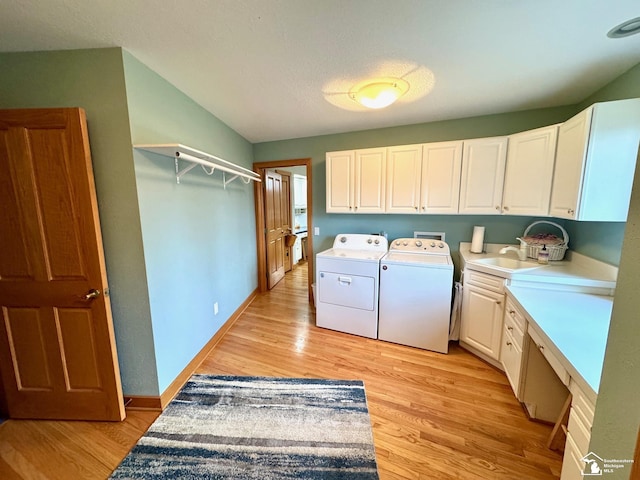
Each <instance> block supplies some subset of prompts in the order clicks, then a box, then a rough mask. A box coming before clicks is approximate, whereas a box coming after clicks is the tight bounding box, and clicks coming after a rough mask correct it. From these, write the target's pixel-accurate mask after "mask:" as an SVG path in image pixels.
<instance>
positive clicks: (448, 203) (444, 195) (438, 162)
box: [420, 141, 462, 214]
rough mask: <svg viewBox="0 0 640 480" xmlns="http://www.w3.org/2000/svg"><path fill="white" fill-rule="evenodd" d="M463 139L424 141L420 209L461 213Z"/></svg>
mask: <svg viewBox="0 0 640 480" xmlns="http://www.w3.org/2000/svg"><path fill="white" fill-rule="evenodd" d="M461 168H462V141H457V142H438V143H427V144H425V145H423V152H422V181H421V190H420V213H441V214H442V213H449V214H451V213H458V200H459V198H460V171H461Z"/></svg>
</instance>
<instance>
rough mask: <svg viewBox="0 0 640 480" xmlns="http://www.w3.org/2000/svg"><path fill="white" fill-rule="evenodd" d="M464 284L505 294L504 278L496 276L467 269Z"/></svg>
mask: <svg viewBox="0 0 640 480" xmlns="http://www.w3.org/2000/svg"><path fill="white" fill-rule="evenodd" d="M464 283H470V284H472V285H477V286H479V287H482V288H484V289H486V290H491V291H492V292H496V293H504V278H501V277H496V276H495V275H488V274H486V273H481V272H474V271H473V270H469V269H466V270H465V271H464Z"/></svg>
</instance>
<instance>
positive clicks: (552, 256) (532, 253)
mask: <svg viewBox="0 0 640 480" xmlns="http://www.w3.org/2000/svg"><path fill="white" fill-rule="evenodd" d="M540 223H548V224H549V225H553V226H554V227H557V228H559V229H560V231H561V232H562V238H563V241H562V243H559V244H556V245H549V244H546V245H547V251H548V252H549V260H550V261H557V260H562V259H563V258H564V254H565V252H566V251H567V249H568V248H569V234H568V233H567V231H566V230H565V229H564V228H562V227H561V226H560V225H558V224H557V223H554V222H549V221H547V220H539V221H537V222H533V223H532V224H531V225H529V226H528V227H527V229H526V230H525V231H524V234H523V235H522V241H523V242H524V243H525V244H526V245H527V257H529V258H536V259H537V258H538V253H539V252H540V250H542V245H530V244H529V243H527V234H528V233H529V230H531V227H533V226H534V225H538V224H540Z"/></svg>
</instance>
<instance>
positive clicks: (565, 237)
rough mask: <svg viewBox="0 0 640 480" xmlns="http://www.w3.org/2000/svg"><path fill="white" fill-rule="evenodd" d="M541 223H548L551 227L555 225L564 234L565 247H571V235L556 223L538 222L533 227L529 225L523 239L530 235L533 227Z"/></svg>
mask: <svg viewBox="0 0 640 480" xmlns="http://www.w3.org/2000/svg"><path fill="white" fill-rule="evenodd" d="M539 223H548V224H549V225H553V226H554V227H557V228H559V229H560V231H561V232H562V237H563V240H564V244H565V245H569V234H568V233H567V231H566V230H565V229H564V228H562V226H560V225H558V224H557V223H555V222H550V221H548V220H538V221H537V222H533V223H532V224H531V225H529V226H528V227H527V229H526V230H525V231H524V234H523V235H522V236H523V237H526V236H527V234H528V233H529V230H531V227H533V226H534V225H538V224H539Z"/></svg>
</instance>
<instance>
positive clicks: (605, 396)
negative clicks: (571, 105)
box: [573, 65, 640, 480]
mask: <svg viewBox="0 0 640 480" xmlns="http://www.w3.org/2000/svg"><path fill="white" fill-rule="evenodd" d="M629 97H640V65H636V66H635V67H634V68H632V69H631V70H629V71H628V72H627V73H625V74H624V75H622V76H621V77H619V78H618V79H616V80H615V81H614V82H612V83H610V84H609V85H607V86H606V87H604V88H603V89H601V90H600V91H598V92H596V93H595V94H594V95H592V96H591V97H589V98H588V99H587V100H586V102H587V104H591V103H593V102H600V101H607V100H617V99H620V98H629ZM573 223H575V224H579V223H580V222H573ZM576 227H577V229H578V232H579V234H580V235H584V236H586V237H590V238H591V241H592V242H594V241H596V242H597V239H598V238H602V236H603V235H607V234H609V233H610V232H611V230H609V229H602V228H601V227H599V226H597V225H593V224H590V223H588V224H584V225H582V224H580V225H576ZM618 230H622V231H624V241H623V242H622V252H621V259H620V270H619V274H618V284H617V285H618V286H617V288H616V295H615V298H614V306H613V314H612V316H611V327H610V329H609V338H608V339H607V350H606V353H605V360H604V368H603V372H602V379H601V382H600V394H599V396H598V403H597V404H596V415H595V418H594V423H593V429H592V431H591V444H590V446H589V449H590V450H591V451H593V452H595V453H596V454H597V455H599V456H600V457H602V458H605V459H622V460H624V459H631V458H633V452H634V447H635V443H636V438H637V434H638V428H639V427H640V402H638V399H639V398H640V335H638V332H639V330H640V324H639V322H638V312H640V296H638V294H637V291H636V290H637V289H638V286H639V285H640V269H639V268H638V265H640V152H639V160H638V163H636V174H635V178H634V184H633V192H632V194H631V206H630V208H629V217H628V219H627V223H626V229H625V228H624V226H622V227H618ZM630 468H631V467H630V465H627V467H625V468H624V469H618V470H616V471H615V472H614V473H606V474H605V475H606V478H608V479H612V480H618V479H620V480H622V479H627V478H629V472H630Z"/></svg>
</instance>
